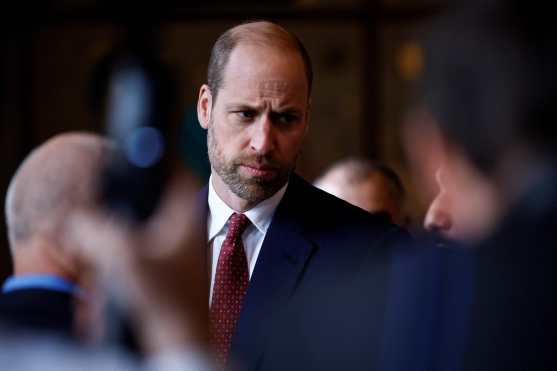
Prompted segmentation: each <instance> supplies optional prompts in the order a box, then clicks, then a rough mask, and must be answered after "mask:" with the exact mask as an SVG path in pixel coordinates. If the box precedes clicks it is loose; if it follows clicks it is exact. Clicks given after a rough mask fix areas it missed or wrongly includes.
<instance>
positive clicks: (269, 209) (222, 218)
mask: <svg viewBox="0 0 557 371" xmlns="http://www.w3.org/2000/svg"><path fill="white" fill-rule="evenodd" d="M287 186H288V183H286V184H285V185H284V187H282V188H281V189H280V190H279V191H278V192H277V193H275V194H274V195H273V196H271V197H269V198H268V199H266V200H264V201H262V202H260V203H258V204H257V205H256V206H255V207H253V208H251V209H249V210H248V211H246V212H244V215H245V216H247V218H248V219H249V221H250V222H251V224H250V225H249V226H248V227H247V229H246V231H245V232H244V233H243V235H242V241H243V243H244V250H245V253H246V258H247V261H248V269H249V277H250V279H251V275H252V273H253V270H254V268H255V263H256V262H257V257H258V256H259V252H260V251H261V246H262V245H263V240H264V239H265V235H266V234H267V230H268V229H269V226H270V225H271V221H272V220H273V215H274V213H275V210H276V208H277V206H278V204H279V203H280V200H282V197H283V196H284V192H286V187H287ZM235 212H236V211H234V210H233V209H231V208H230V206H228V205H227V204H226V203H225V202H224V201H223V200H222V199H221V198H220V197H219V195H218V194H217V192H216V191H215V188H214V187H213V178H212V177H211V178H209V217H208V220H207V229H208V231H207V236H208V238H209V241H208V242H209V248H210V249H211V257H212V259H211V260H212V261H211V289H210V292H209V303H211V301H212V299H213V283H214V281H215V273H216V271H217V263H218V260H219V254H220V249H221V247H222V243H223V242H224V239H225V238H226V233H227V232H228V219H229V218H230V216H232V214H233V213H235Z"/></svg>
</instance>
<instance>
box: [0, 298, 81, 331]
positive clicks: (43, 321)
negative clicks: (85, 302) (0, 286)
mask: <svg viewBox="0 0 557 371" xmlns="http://www.w3.org/2000/svg"><path fill="white" fill-rule="evenodd" d="M73 300H74V298H73V295H71V294H69V293H66V292H60V291H55V290H49V289H42V288H35V289H18V290H14V291H10V292H7V293H3V294H1V295H0V326H2V327H4V328H8V329H9V330H15V331H21V330H23V331H32V332H48V333H53V334H57V335H62V336H67V337H71V336H73V334H72V328H73V320H74V309H73V308H74V303H73Z"/></svg>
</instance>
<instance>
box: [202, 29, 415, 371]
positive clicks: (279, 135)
mask: <svg viewBox="0 0 557 371" xmlns="http://www.w3.org/2000/svg"><path fill="white" fill-rule="evenodd" d="M311 86H312V68H311V62H310V60H309V56H308V55H307V52H306V51H305V48H304V47H303V45H302V43H301V42H300V41H299V40H298V39H297V38H296V37H295V36H294V35H293V34H292V33H290V32H288V31H287V30H285V29H284V28H282V27H280V26H278V25H276V24H274V23H271V22H266V21H258V22H249V23H245V24H241V25H239V26H236V27H233V28H231V29H229V30H227V31H226V32H225V33H224V34H222V35H221V36H220V37H219V39H218V40H217V42H216V43H215V45H214V47H213V50H212V54H211V58H210V61H209V68H208V81H207V84H204V85H203V86H202V87H201V89H200V92H199V100H198V118H199V122H200V124H201V126H202V127H203V128H205V129H207V131H208V134H207V143H208V148H209V160H210V163H211V169H212V173H211V178H210V180H209V184H208V186H207V187H206V188H205V189H204V191H203V193H202V199H203V200H204V202H205V205H206V215H207V230H208V236H207V245H208V255H209V270H210V271H211V288H210V298H211V299H210V300H211V304H210V315H209V317H210V329H211V332H210V334H211V340H212V345H213V347H214V349H215V350H216V354H217V358H218V362H219V364H220V365H221V366H222V365H226V366H230V367H233V365H234V362H237V364H238V368H239V369H243V370H255V369H258V370H309V369H319V370H338V369H342V368H345V369H351V370H357V369H368V368H369V367H371V366H370V365H372V364H373V363H374V362H375V360H376V357H377V350H378V348H377V344H378V342H379V341H380V338H381V332H380V331H379V329H380V327H381V323H382V316H383V311H384V303H385V300H386V292H385V287H386V284H387V275H388V270H389V266H390V265H389V264H390V260H389V259H390V253H391V248H392V247H394V246H395V245H396V244H398V243H401V241H406V239H407V237H408V236H407V234H406V233H404V232H403V231H402V230H401V229H400V228H399V227H397V226H396V225H393V224H390V223H388V222H387V221H386V220H385V218H382V217H378V216H375V215H373V214H370V213H367V212H365V211H364V210H362V209H360V208H357V207H355V206H352V205H349V204H348V203H346V202H344V201H341V200H339V199H338V198H336V197H333V196H331V195H329V194H327V193H326V192H323V191H321V190H318V189H317V188H315V187H313V186H311V185H310V184H308V183H307V182H306V181H304V180H303V179H302V178H300V177H299V176H298V175H296V174H295V172H294V168H295V166H296V160H297V158H298V156H299V154H300V151H301V148H302V144H303V141H304V138H305V136H306V133H307V131H308V129H309V109H310V103H311ZM362 293H365V294H362Z"/></svg>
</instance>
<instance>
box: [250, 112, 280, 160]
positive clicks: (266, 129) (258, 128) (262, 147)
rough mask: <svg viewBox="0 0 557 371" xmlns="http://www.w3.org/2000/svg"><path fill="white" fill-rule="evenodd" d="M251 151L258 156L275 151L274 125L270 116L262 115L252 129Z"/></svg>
mask: <svg viewBox="0 0 557 371" xmlns="http://www.w3.org/2000/svg"><path fill="white" fill-rule="evenodd" d="M252 130H253V131H252V136H251V141H250V147H251V149H252V150H253V151H254V152H256V153H257V154H261V155H264V154H267V153H269V152H271V151H273V150H274V149H275V133H274V128H273V123H272V122H271V119H270V117H269V116H268V115H261V117H260V118H259V120H258V121H257V122H255V124H254V125H253V127H252Z"/></svg>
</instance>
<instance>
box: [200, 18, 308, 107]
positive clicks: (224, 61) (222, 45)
mask: <svg viewBox="0 0 557 371" xmlns="http://www.w3.org/2000/svg"><path fill="white" fill-rule="evenodd" d="M243 45H255V46H261V47H267V48H270V49H273V48H275V47H277V46H279V47H281V49H280V50H281V51H289V52H292V54H295V55H297V56H298V57H299V58H300V62H301V63H302V65H303V67H304V72H305V78H306V86H307V94H308V98H309V97H310V96H311V90H312V84H313V68H312V65H311V60H310V57H309V54H308V53H307V50H306V49H305V47H304V45H303V44H302V42H301V41H300V39H299V38H298V37H297V36H296V35H295V34H293V33H292V32H290V31H288V30H286V29H285V28H284V27H282V26H280V25H278V24H276V23H273V22H270V21H267V20H254V21H253V20H252V21H247V22H244V23H241V24H239V25H237V26H234V27H232V28H230V29H228V30H227V31H226V32H224V33H223V34H222V35H221V36H219V38H218V39H217V41H216V42H215V44H214V45H213V48H212V50H211V58H210V61H209V70H208V84H209V88H210V89H211V91H212V94H213V99H216V97H217V95H218V90H219V89H220V88H221V87H222V82H223V80H224V75H225V71H226V68H227V66H228V64H229V61H230V55H231V54H232V53H233V52H234V50H235V49H236V48H237V47H238V46H243Z"/></svg>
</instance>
